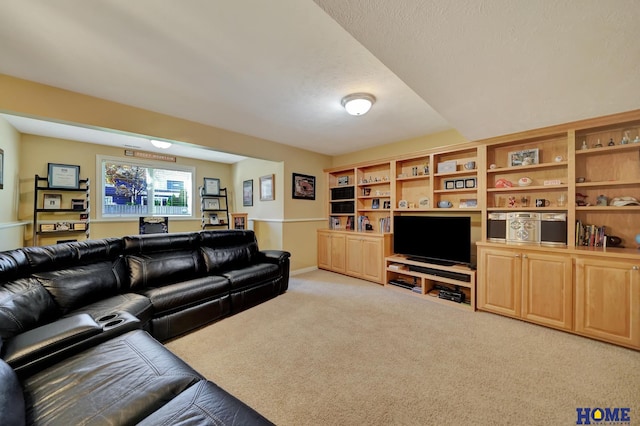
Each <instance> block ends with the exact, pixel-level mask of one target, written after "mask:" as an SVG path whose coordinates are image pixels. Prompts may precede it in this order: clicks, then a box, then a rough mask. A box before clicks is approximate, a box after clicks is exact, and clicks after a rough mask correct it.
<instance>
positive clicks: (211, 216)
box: [209, 213, 220, 225]
mask: <svg viewBox="0 0 640 426" xmlns="http://www.w3.org/2000/svg"><path fill="white" fill-rule="evenodd" d="M209 223H210V224H211V225H218V224H220V219H218V214H217V213H210V214H209Z"/></svg>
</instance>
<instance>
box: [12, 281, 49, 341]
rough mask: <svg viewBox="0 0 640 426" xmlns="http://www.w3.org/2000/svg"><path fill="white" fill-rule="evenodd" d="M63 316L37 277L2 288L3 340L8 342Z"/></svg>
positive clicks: (14, 282) (13, 282)
mask: <svg viewBox="0 0 640 426" xmlns="http://www.w3.org/2000/svg"><path fill="white" fill-rule="evenodd" d="M59 315H60V311H59V309H58V307H57V306H56V304H55V303H54V301H53V299H52V298H51V295H50V294H49V292H47V290H46V289H45V288H44V287H43V286H42V284H40V283H39V282H38V280H36V279H35V278H21V279H17V280H15V281H10V282H7V283H4V284H2V286H0V337H2V338H3V339H8V338H10V337H13V336H15V335H16V334H19V333H22V332H23V331H26V330H29V329H31V328H34V327H37V326H39V325H42V324H46V323H48V322H51V321H53V320H54V319H55V318H57V317H58V316H59Z"/></svg>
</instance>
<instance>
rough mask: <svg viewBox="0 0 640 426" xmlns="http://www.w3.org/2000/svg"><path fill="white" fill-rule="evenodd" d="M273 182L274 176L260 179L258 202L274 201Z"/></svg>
mask: <svg viewBox="0 0 640 426" xmlns="http://www.w3.org/2000/svg"><path fill="white" fill-rule="evenodd" d="M274 181H275V175H274V174H270V175H266V176H261V177H260V201H273V200H275V199H276V194H275V188H274Z"/></svg>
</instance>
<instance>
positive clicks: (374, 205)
mask: <svg viewBox="0 0 640 426" xmlns="http://www.w3.org/2000/svg"><path fill="white" fill-rule="evenodd" d="M371 208H372V209H379V208H380V199H379V198H374V199H372V200H371Z"/></svg>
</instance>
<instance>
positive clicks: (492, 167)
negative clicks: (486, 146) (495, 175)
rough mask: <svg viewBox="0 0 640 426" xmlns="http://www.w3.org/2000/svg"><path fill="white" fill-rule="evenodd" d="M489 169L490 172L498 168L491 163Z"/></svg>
mask: <svg viewBox="0 0 640 426" xmlns="http://www.w3.org/2000/svg"><path fill="white" fill-rule="evenodd" d="M489 168H490V169H491V170H494V169H497V168H498V166H496V165H495V164H494V163H491V164H489Z"/></svg>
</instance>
